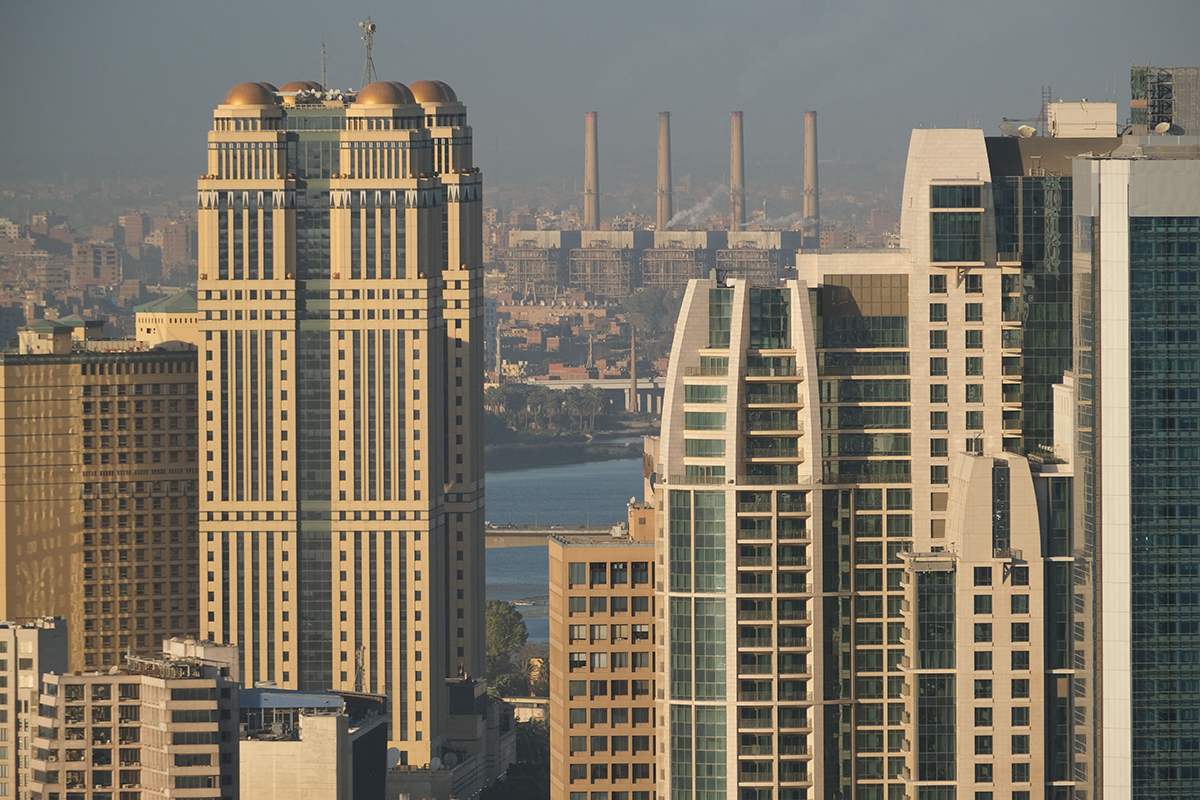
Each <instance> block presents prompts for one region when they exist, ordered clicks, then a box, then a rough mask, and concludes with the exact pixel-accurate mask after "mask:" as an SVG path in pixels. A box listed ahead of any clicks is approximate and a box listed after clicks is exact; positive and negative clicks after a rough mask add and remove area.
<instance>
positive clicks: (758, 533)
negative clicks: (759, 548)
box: [737, 526, 771, 541]
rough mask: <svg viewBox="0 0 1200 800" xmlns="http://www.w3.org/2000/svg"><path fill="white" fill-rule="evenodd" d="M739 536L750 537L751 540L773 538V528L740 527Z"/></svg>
mask: <svg viewBox="0 0 1200 800" xmlns="http://www.w3.org/2000/svg"><path fill="white" fill-rule="evenodd" d="M737 538H739V539H749V540H751V541H761V540H762V539H770V538H771V529H770V528H768V527H765V526H764V527H762V528H757V527H756V528H738V532H737Z"/></svg>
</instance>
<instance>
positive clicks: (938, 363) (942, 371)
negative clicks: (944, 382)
mask: <svg viewBox="0 0 1200 800" xmlns="http://www.w3.org/2000/svg"><path fill="white" fill-rule="evenodd" d="M929 374H930V375H943V376H944V375H946V374H947V369H946V359H945V358H931V359H929Z"/></svg>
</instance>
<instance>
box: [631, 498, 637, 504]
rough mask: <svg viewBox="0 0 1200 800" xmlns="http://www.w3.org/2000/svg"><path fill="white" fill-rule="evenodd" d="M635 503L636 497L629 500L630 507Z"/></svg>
mask: <svg viewBox="0 0 1200 800" xmlns="http://www.w3.org/2000/svg"><path fill="white" fill-rule="evenodd" d="M636 502H637V497H636V496H634V497H631V498H629V504H630V505H633V504H634V503H636Z"/></svg>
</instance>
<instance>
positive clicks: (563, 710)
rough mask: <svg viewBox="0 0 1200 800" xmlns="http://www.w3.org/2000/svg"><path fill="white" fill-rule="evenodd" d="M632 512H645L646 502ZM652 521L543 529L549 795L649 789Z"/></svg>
mask: <svg viewBox="0 0 1200 800" xmlns="http://www.w3.org/2000/svg"><path fill="white" fill-rule="evenodd" d="M635 513H636V514H640V515H641V517H643V518H644V519H645V520H649V521H651V522H652V520H653V513H654V512H653V508H652V507H638V508H637V509H636V510H631V514H635ZM652 530H653V527H652V524H643V525H642V526H640V527H639V528H635V529H631V531H630V535H626V536H606V535H588V534H579V535H555V536H551V537H550V752H551V764H550V792H551V796H552V797H556V798H557V797H561V798H568V799H569V800H586V799H587V798H591V797H594V796H595V794H596V793H597V792H599V793H600V794H603V795H605V796H608V797H618V796H619V797H627V798H630V800H650V798H651V796H652V795H653V794H654V789H655V779H656V775H655V760H656V759H655V747H656V737H655V703H656V701H655V670H656V668H657V667H656V664H655V658H656V650H655V641H656V639H655V628H656V626H655V613H656V612H655V595H654V584H655V580H656V578H655V563H654V562H655V559H654V542H653V539H652ZM658 657H659V658H661V657H662V656H658ZM660 768H661V767H660Z"/></svg>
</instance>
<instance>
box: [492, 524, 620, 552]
mask: <svg viewBox="0 0 1200 800" xmlns="http://www.w3.org/2000/svg"><path fill="white" fill-rule="evenodd" d="M612 529H613V526H612V525H524V526H522V525H518V526H516V527H512V528H508V527H503V528H488V529H487V530H486V531H484V533H485V534H486V536H487V546H488V547H489V548H492V547H532V546H534V545H539V544H545V543H546V539H547V538H549V537H550V536H553V535H554V534H566V535H570V534H579V533H590V534H609V533H611V532H612Z"/></svg>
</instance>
